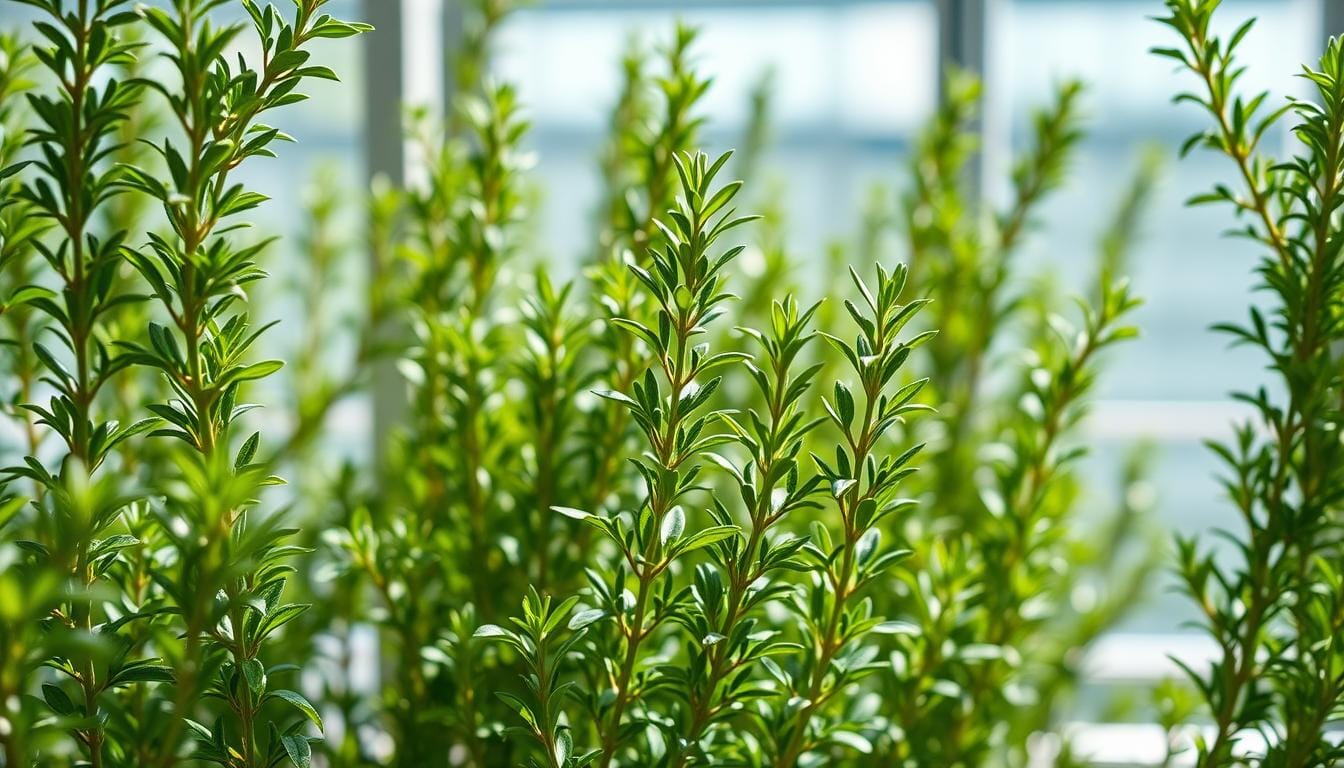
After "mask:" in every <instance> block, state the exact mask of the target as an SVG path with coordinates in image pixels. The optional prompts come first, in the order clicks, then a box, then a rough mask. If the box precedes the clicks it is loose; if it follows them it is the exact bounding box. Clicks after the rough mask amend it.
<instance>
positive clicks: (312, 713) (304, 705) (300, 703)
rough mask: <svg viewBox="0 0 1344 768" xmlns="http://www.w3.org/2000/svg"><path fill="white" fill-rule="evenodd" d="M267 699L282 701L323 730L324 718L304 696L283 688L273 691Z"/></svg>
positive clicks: (267, 695)
mask: <svg viewBox="0 0 1344 768" xmlns="http://www.w3.org/2000/svg"><path fill="white" fill-rule="evenodd" d="M266 698H267V699H272V698H275V699H280V700H281V701H284V702H286V703H288V704H289V705H290V706H292V707H294V708H295V709H297V710H299V712H301V713H303V716H304V717H306V718H308V720H309V721H311V722H312V724H313V725H316V726H317V729H318V730H319V731H320V730H322V716H321V715H319V714H317V710H316V709H314V708H313V705H312V704H309V703H308V699H306V698H304V697H303V695H302V694H300V693H296V692H294V691H289V690H285V689H283V688H282V689H280V690H278V691H272V692H270V693H268V694H266Z"/></svg>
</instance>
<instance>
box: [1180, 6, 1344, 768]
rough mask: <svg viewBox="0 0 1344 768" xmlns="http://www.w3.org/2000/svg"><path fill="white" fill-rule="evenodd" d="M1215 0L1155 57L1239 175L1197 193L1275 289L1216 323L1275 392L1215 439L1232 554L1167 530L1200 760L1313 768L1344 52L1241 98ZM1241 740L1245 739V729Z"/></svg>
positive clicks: (1332, 488) (1204, 138) (1327, 673)
mask: <svg viewBox="0 0 1344 768" xmlns="http://www.w3.org/2000/svg"><path fill="white" fill-rule="evenodd" d="M1218 5H1219V3H1217V2H1202V3H1195V2H1188V1H1185V0H1169V2H1167V3H1166V10H1167V15H1166V16H1164V17H1162V18H1161V19H1160V21H1161V22H1162V23H1163V24H1165V25H1167V26H1169V27H1171V29H1172V30H1174V31H1175V32H1176V34H1177V36H1178V37H1179V38H1180V46H1179V47H1176V48H1161V49H1156V50H1155V51H1154V53H1156V54H1158V55H1160V56H1163V57H1166V58H1169V59H1172V60H1174V61H1176V62H1177V63H1178V64H1179V65H1180V67H1181V69H1183V70H1185V71H1188V72H1189V73H1190V74H1192V75H1194V77H1195V79H1196V81H1197V82H1198V86H1197V88H1196V90H1195V91H1193V92H1189V93H1182V94H1181V95H1179V96H1177V97H1176V98H1177V101H1182V102H1189V103H1192V104H1195V105H1197V106H1198V107H1200V108H1201V109H1202V110H1203V111H1204V112H1205V113H1207V115H1208V117H1209V120H1210V123H1211V124H1212V127H1211V128H1210V129H1208V130H1206V131H1203V132H1200V133H1198V134H1196V135H1194V136H1192V137H1191V138H1190V140H1189V141H1187V142H1186V144H1185V146H1184V150H1185V151H1189V150H1192V149H1194V148H1196V147H1200V148H1207V149H1211V150H1213V151H1215V152H1218V153H1220V154H1222V155H1225V156H1226V157H1227V158H1228V159H1229V160H1230V161H1231V165H1232V173H1233V175H1234V177H1235V179H1236V181H1235V182H1232V183H1227V184H1219V185H1217V186H1216V187H1215V188H1214V189H1213V191H1211V192H1210V193H1208V194H1205V195H1201V196H1198V197H1196V198H1194V199H1193V200H1192V201H1191V202H1192V203H1193V204H1204V203H1220V204H1226V205H1229V206H1231V207H1232V209H1233V210H1234V212H1235V213H1236V215H1237V217H1238V222H1239V229H1238V234H1241V235H1243V236H1245V237H1246V238H1248V239H1249V240H1251V241H1252V242H1253V243H1255V245H1256V247H1257V249H1258V250H1259V251H1260V252H1261V253H1262V254H1263V256H1262V260H1261V262H1260V264H1259V266H1258V267H1257V269H1256V273H1257V275H1258V277H1259V279H1258V281H1257V287H1258V288H1260V289H1261V290H1263V291H1264V293H1265V294H1266V295H1267V296H1268V297H1269V299H1268V301H1267V302H1266V304H1265V305H1264V306H1263V307H1261V306H1253V307H1251V309H1250V311H1249V317H1248V319H1247V320H1246V321H1245V322H1244V323H1243V324H1226V325H1222V326H1219V329H1220V330H1222V331H1224V332H1226V333H1228V334H1230V335H1231V336H1232V338H1233V340H1234V342H1235V343H1237V344H1244V345H1249V346H1252V347H1254V348H1256V349H1258V350H1260V351H1262V352H1263V353H1264V355H1265V358H1266V361H1267V364H1268V368H1269V370H1270V371H1271V372H1272V373H1273V376H1274V379H1275V382H1274V383H1275V384H1276V385H1277V386H1276V387H1275V388H1274V389H1270V388H1269V387H1261V388H1259V389H1256V390H1253V391H1245V392H1239V393H1236V394H1235V395H1234V396H1235V397H1236V398H1237V399H1238V400H1239V401H1241V402H1243V403H1245V404H1247V405H1248V406H1250V408H1251V410H1252V412H1253V415H1252V416H1251V417H1250V419H1249V420H1248V421H1247V422H1246V423H1244V424H1242V425H1241V426H1239V427H1238V429H1237V432H1236V436H1235V437H1234V438H1233V439H1231V440H1229V441H1227V442H1225V443H1211V444H1210V447H1211V448H1212V450H1213V451H1214V452H1215V453H1216V454H1217V455H1218V457H1219V458H1220V459H1221V460H1222V462H1223V464H1224V468H1225V474H1224V477H1223V487H1224V488H1225V489H1226V490H1227V493H1228V497H1229V499H1230V500H1231V501H1232V504H1233V506H1234V507H1235V508H1236V510H1237V513H1238V521H1239V523H1240V524H1241V526H1242V529H1241V530H1240V531H1238V532H1236V533H1235V534H1232V537H1233V541H1234V543H1235V546H1234V547H1233V552H1232V553H1231V554H1230V555H1229V557H1227V558H1222V557H1218V558H1215V556H1214V554H1213V553H1212V552H1210V551H1209V550H1208V548H1207V547H1206V546H1203V545H1201V544H1200V543H1199V542H1198V541H1196V540H1192V539H1182V540H1180V541H1179V542H1178V548H1179V557H1180V574H1181V577H1182V581H1183V584H1184V586H1185V588H1186V590H1187V591H1188V592H1189V594H1190V596H1191V597H1192V598H1193V599H1194V600H1195V602H1196V604H1197V605H1198V606H1199V608H1200V611H1201V613H1202V618H1203V624H1204V629H1205V630H1206V631H1207V632H1208V633H1209V635H1210V636H1211V637H1212V638H1213V640H1214V641H1215V642H1216V643H1217V646H1218V649H1219V655H1218V657H1217V658H1216V659H1215V661H1214V662H1213V664H1212V666H1211V667H1210V668H1209V669H1208V670H1202V669H1196V668H1188V669H1187V671H1188V672H1189V677H1190V679H1191V681H1192V682H1193V683H1194V685H1195V687H1196V689H1197V690H1198V692H1199V695H1200V697H1201V698H1202V700H1203V702H1202V703H1203V704H1204V706H1205V707H1206V714H1207V715H1208V716H1210V717H1211V718H1212V722H1213V725H1212V729H1211V730H1210V732H1209V733H1207V735H1204V736H1201V737H1200V738H1198V739H1197V742H1196V748H1197V750H1196V751H1197V760H1198V764H1199V765H1201V766H1230V765H1282V766H1321V765H1331V764H1334V763H1335V762H1337V761H1338V760H1339V759H1340V758H1341V755H1344V752H1341V748H1340V747H1339V745H1338V742H1337V741H1334V740H1331V739H1329V738H1327V735H1326V729H1327V726H1328V725H1329V724H1331V723H1333V722H1336V721H1337V720H1338V718H1339V713H1340V708H1341V706H1342V705H1344V678H1342V677H1341V676H1340V674H1339V669H1340V665H1341V663H1342V662H1344V645H1342V644H1341V637H1342V636H1344V635H1341V631H1340V630H1341V628H1342V627H1344V590H1342V588H1344V582H1341V580H1340V571H1339V565H1338V563H1339V558H1340V554H1341V550H1340V542H1341V539H1340V536H1339V514H1338V501H1339V493H1340V490H1341V488H1344V467H1342V466H1341V461H1340V459H1341V456H1340V443H1339V439H1338V430H1339V403H1340V397H1341V390H1340V379H1339V366H1340V354H1341V348H1340V344H1339V341H1340V339H1341V336H1342V335H1344V329H1341V327H1340V325H1339V320H1338V314H1339V313H1338V311H1337V306H1338V302H1339V301H1340V298H1341V296H1344V272H1341V270H1340V252H1339V209H1340V206H1341V204H1344V194H1341V187H1342V185H1344V152H1342V151H1341V147H1342V146H1344V56H1342V55H1341V47H1340V45H1341V44H1340V41H1339V39H1337V38H1332V39H1331V40H1330V42H1329V44H1328V45H1327V46H1326V50H1325V53H1324V54H1323V55H1322V56H1321V59H1320V61H1319V63H1318V64H1317V65H1316V66H1315V67H1310V66H1308V67H1304V69H1303V72H1302V77H1303V78H1304V79H1305V80H1306V82H1307V84H1308V87H1309V88H1310V90H1311V97H1310V98H1306V99H1301V100H1298V99H1288V100H1287V101H1286V102H1285V103H1283V104H1282V105H1281V106H1273V105H1272V104H1271V102H1270V97H1269V94H1268V93H1251V94H1248V93H1245V92H1243V89H1242V88H1241V86H1240V84H1239V81H1240V78H1241V75H1242V73H1243V71H1244V69H1243V67H1242V65H1241V63H1240V60H1239V58H1238V49H1239V46H1240V45H1241V43H1242V42H1243V40H1245V39H1246V36H1247V35H1248V34H1249V33H1250V32H1251V30H1252V27H1253V24H1254V20H1248V21H1246V22H1244V23H1242V24H1241V25H1240V26H1238V27H1237V28H1236V30H1235V31H1234V32H1233V33H1232V34H1231V35H1230V36H1226V37H1224V36H1221V35H1218V34H1215V33H1214V32H1213V31H1212V25H1213V23H1214V20H1215V17H1216V15H1217V11H1218ZM1285 116H1288V117H1290V118H1291V120H1292V125H1291V132H1292V136H1293V139H1294V141H1293V142H1292V146H1291V149H1290V150H1289V151H1290V153H1291V154H1289V155H1288V156H1287V157H1283V158H1277V157H1274V156H1273V155H1272V154H1271V152H1270V150H1269V149H1268V148H1267V147H1266V141H1265V139H1266V137H1267V136H1269V135H1271V133H1272V132H1273V131H1274V130H1276V128H1277V127H1278V126H1279V125H1280V124H1281V121H1282V120H1283V119H1284V118H1285ZM1252 736H1254V737H1256V738H1251V737H1252Z"/></svg>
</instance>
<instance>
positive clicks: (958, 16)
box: [938, 0, 1344, 91]
mask: <svg viewBox="0 0 1344 768" xmlns="http://www.w3.org/2000/svg"><path fill="white" fill-rule="evenodd" d="M1340 2H1344V0H1340ZM988 6H989V0H938V74H939V79H940V83H939V89H940V91H941V88H942V82H941V81H942V80H943V79H945V77H946V75H947V71H948V70H949V69H950V68H954V67H955V68H957V69H962V70H965V71H967V72H970V73H971V74H973V75H975V76H976V77H979V78H982V79H983V78H984V76H985V50H986V47H987V42H986V40H985V33H986V31H987V26H988V25H987V24H986V22H987V16H988V13H989V7H988Z"/></svg>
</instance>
